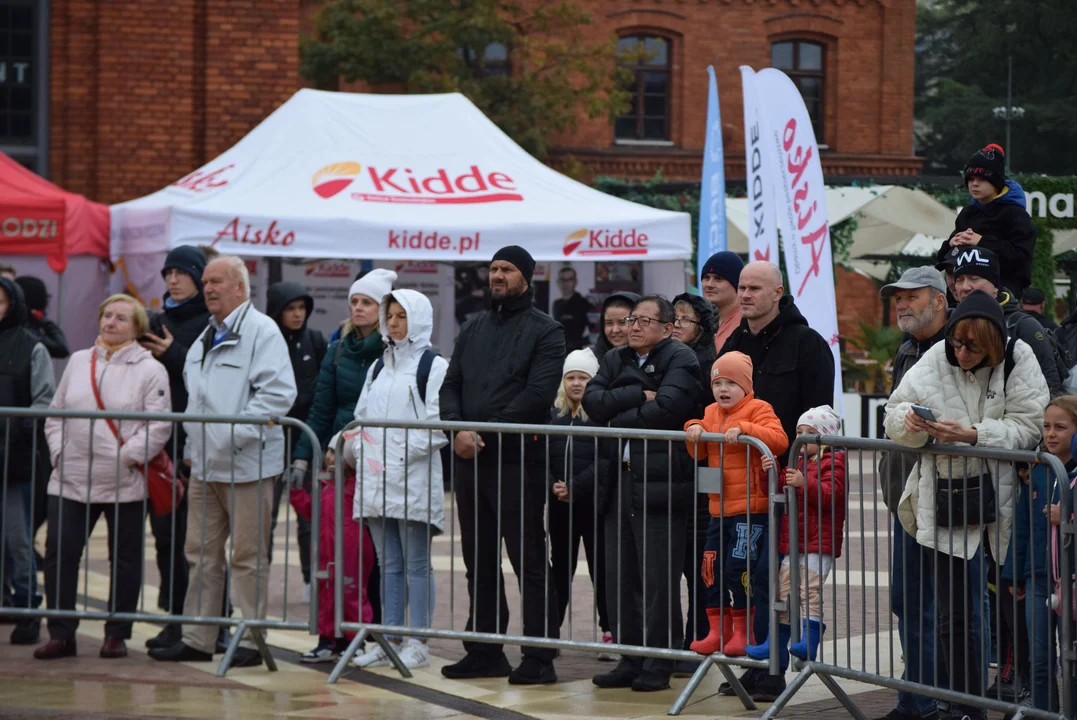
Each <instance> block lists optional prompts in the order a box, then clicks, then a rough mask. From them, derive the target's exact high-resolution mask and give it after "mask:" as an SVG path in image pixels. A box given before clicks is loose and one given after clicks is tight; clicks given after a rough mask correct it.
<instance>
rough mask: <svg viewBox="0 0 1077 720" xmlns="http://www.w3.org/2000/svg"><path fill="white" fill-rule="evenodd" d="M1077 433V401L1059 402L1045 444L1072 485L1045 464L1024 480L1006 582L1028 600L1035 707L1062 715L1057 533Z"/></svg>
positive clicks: (1052, 407) (1075, 468) (1046, 420)
mask: <svg viewBox="0 0 1077 720" xmlns="http://www.w3.org/2000/svg"><path fill="white" fill-rule="evenodd" d="M1075 433H1077V396H1074V395H1063V396H1062V397H1058V398H1055V399H1054V400H1052V401H1051V403H1050V404H1049V405H1048V406H1047V409H1046V410H1045V411H1044V414H1043V444H1044V447H1045V449H1046V450H1047V452H1049V453H1051V454H1052V455H1054V456H1055V457H1057V458H1058V459H1059V460H1061V461H1062V464H1063V465H1065V467H1066V471H1067V472H1068V473H1069V484H1068V485H1065V486H1064V485H1063V484H1062V483H1061V482H1059V479H1058V478H1055V477H1054V473H1052V472H1051V469H1050V467H1049V466H1047V465H1045V464H1040V463H1037V464H1035V465H1033V466H1032V468H1031V471H1030V472H1029V473H1027V474H1025V475H1024V477H1023V480H1024V483H1023V484H1022V487H1021V495H1020V497H1019V498H1018V500H1017V510H1016V517H1015V519H1014V530H1013V542H1011V543H1010V553H1009V556H1008V558H1007V560H1006V564H1005V565H1004V566H1003V568H1002V577H1003V579H1005V580H1012V581H1013V585H1011V591H1010V592H1012V593H1014V595H1015V596H1016V598H1017V599H1018V600H1026V602H1025V623H1026V626H1027V628H1028V636H1029V640H1030V643H1031V658H1032V667H1031V668H1029V669H1028V670H1027V671H1026V672H1025V677H1028V678H1029V680H1030V685H1031V689H1032V704H1033V707H1035V708H1037V709H1040V710H1050V711H1052V712H1057V711H1058V680H1057V679H1058V645H1057V644H1056V642H1055V639H1056V628H1060V627H1061V623H1060V622H1059V620H1058V618H1057V617H1056V615H1055V613H1056V612H1060V608H1061V604H1060V598H1055V597H1054V593H1055V580H1056V579H1057V578H1056V575H1057V574H1058V573H1057V570H1058V562H1059V561H1058V557H1057V554H1058V547H1059V545H1058V538H1057V533H1058V525H1059V524H1060V522H1061V507H1060V503H1061V496H1062V493H1063V492H1072V488H1073V484H1074V478H1075V477H1077V460H1075V459H1074V455H1075V454H1077V435H1075ZM1052 536H1054V537H1052ZM1048 549H1049V550H1050V553H1051V554H1050V556H1048ZM1049 557H1050V559H1051V560H1053V562H1052V563H1051V564H1048V559H1049ZM1055 600H1057V602H1055ZM1052 603H1053V604H1052ZM1052 607H1053V608H1054V610H1053V611H1052ZM1008 608H1012V606H1009V605H1008V604H1007V605H1005V606H1003V610H1002V612H1003V613H1006V612H1012V610H1011V609H1008Z"/></svg>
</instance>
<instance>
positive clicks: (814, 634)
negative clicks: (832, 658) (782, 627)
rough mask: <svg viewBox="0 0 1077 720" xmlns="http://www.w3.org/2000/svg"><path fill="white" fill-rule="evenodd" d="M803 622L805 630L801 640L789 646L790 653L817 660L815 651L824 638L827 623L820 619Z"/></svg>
mask: <svg viewBox="0 0 1077 720" xmlns="http://www.w3.org/2000/svg"><path fill="white" fill-rule="evenodd" d="M803 624H804V630H803V634H802V635H801V636H800V642H797V643H793V644H792V645H790V646H789V654H790V655H792V656H793V657H796V658H800V659H801V660H815V653H816V651H817V650H819V643H820V642H822V640H823V633H825V632H826V625H824V624H823V623H822V621H820V620H804V621H803Z"/></svg>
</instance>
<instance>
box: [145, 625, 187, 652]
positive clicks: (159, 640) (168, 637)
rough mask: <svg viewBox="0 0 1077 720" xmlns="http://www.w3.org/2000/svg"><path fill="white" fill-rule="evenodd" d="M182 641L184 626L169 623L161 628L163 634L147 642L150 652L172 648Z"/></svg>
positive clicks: (158, 634) (160, 633)
mask: <svg viewBox="0 0 1077 720" xmlns="http://www.w3.org/2000/svg"><path fill="white" fill-rule="evenodd" d="M182 639H183V626H182V625H178V624H176V623H169V624H168V625H165V626H164V627H163V628H161V632H159V633H157V634H156V635H154V636H153V637H151V638H150V639H149V640H147V641H146V647H147V648H149V649H150V650H156V649H159V648H167V647H172V646H173V645H175V644H176V643H178V642H179V641H180V640H182Z"/></svg>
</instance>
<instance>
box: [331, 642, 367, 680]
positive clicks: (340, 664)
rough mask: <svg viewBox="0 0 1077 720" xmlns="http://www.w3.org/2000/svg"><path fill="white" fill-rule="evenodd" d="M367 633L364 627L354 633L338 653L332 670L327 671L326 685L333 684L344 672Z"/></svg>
mask: <svg viewBox="0 0 1077 720" xmlns="http://www.w3.org/2000/svg"><path fill="white" fill-rule="evenodd" d="M368 634H369V631H368V630H367V629H366V628H363V629H362V630H360V631H359V632H357V633H355V637H354V638H352V641H351V642H350V643H348V648H347V649H346V650H345V651H344V652H342V653H341V654H340V659H338V660H337V664H336V666H335V667H334V668H333V672H331V673H329V679H328V680H326V681H325V684H326V685H333V684H334V683H336V681H337V680H339V679H340V676H341V675H343V674H344V669H345V668H347V667H348V663H350V662H351V661H352V658H353V657H355V653H357V652H359V647H360V646H361V645H362V644H363V641H364V640H366V636H367V635H368Z"/></svg>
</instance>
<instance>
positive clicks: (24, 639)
mask: <svg viewBox="0 0 1077 720" xmlns="http://www.w3.org/2000/svg"><path fill="white" fill-rule="evenodd" d="M39 642H41V621H40V620H39V619H37V618H23V619H22V620H19V622H18V623H16V624H15V628H14V629H13V630H12V631H11V644H12V645H37V644H38V643H39Z"/></svg>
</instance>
